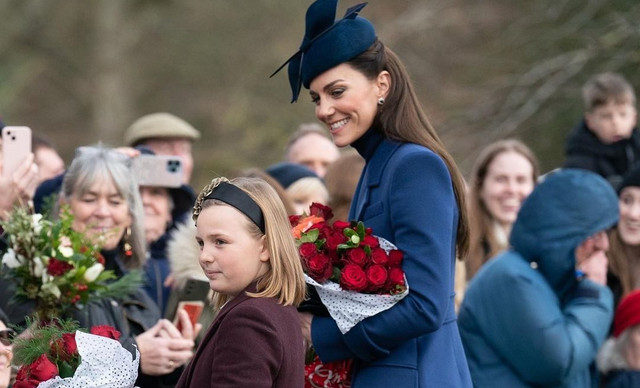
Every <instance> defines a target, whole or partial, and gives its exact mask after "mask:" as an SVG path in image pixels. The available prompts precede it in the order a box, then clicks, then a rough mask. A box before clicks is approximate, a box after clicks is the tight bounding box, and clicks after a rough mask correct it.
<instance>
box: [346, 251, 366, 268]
mask: <svg viewBox="0 0 640 388" xmlns="http://www.w3.org/2000/svg"><path fill="white" fill-rule="evenodd" d="M346 260H347V263H351V264H356V265H358V266H360V267H364V265H365V264H366V263H367V253H366V252H365V251H364V249H362V248H352V249H349V250H348V251H347V257H346Z"/></svg>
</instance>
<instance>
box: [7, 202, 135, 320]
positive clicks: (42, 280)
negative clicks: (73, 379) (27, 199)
mask: <svg viewBox="0 0 640 388" xmlns="http://www.w3.org/2000/svg"><path fill="white" fill-rule="evenodd" d="M0 224H1V225H2V227H3V228H4V230H5V236H6V237H7V240H8V245H9V248H8V250H7V252H6V253H5V254H4V255H3V257H2V264H3V268H2V271H3V275H4V276H6V277H9V278H10V280H11V281H13V282H15V283H16V286H17V287H16V299H17V301H24V300H33V301H35V303H36V313H37V314H38V317H39V318H40V319H50V318H53V317H58V316H60V314H64V313H65V312H67V311H69V310H70V309H72V308H82V306H83V305H86V304H87V303H89V302H90V301H91V300H96V299H100V298H105V297H114V296H122V295H127V294H130V293H132V292H134V291H135V290H136V289H137V288H139V287H140V285H141V284H142V275H141V274H140V272H139V271H132V272H129V273H128V274H126V275H125V276H123V277H121V278H120V279H116V275H115V274H114V273H113V271H110V270H105V267H104V266H105V259H104V257H103V256H102V255H101V254H100V246H99V245H97V244H95V243H94V242H93V241H92V240H91V239H89V238H88V237H87V236H86V235H85V234H84V233H82V232H78V231H75V230H74V229H73V228H72V225H73V215H72V214H71V212H70V211H69V209H68V207H63V208H62V210H61V212H60V218H59V219H57V220H53V221H52V220H48V219H45V218H43V217H42V215H41V214H31V213H30V211H29V210H28V209H27V208H25V207H16V208H15V209H14V210H13V211H12V212H11V213H10V214H9V218H8V219H7V220H6V221H3V222H1V223H0Z"/></svg>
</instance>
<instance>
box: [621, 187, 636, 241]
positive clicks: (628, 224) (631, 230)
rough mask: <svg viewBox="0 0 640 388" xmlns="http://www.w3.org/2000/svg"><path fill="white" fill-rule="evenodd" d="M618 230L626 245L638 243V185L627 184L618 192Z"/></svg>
mask: <svg viewBox="0 0 640 388" xmlns="http://www.w3.org/2000/svg"><path fill="white" fill-rule="evenodd" d="M618 204H619V205H620V220H619V221H618V232H619V233H620V239H621V240H622V242H624V243H625V244H627V245H640V187H637V186H628V187H625V188H624V189H622V191H621V192H620V199H619V201H618Z"/></svg>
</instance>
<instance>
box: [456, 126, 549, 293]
mask: <svg viewBox="0 0 640 388" xmlns="http://www.w3.org/2000/svg"><path fill="white" fill-rule="evenodd" d="M504 152H515V153H518V154H520V155H522V156H523V157H525V158H526V159H527V160H528V161H529V163H531V167H532V174H533V176H532V179H533V182H534V184H535V182H536V181H537V179H538V175H539V173H540V172H539V168H538V160H537V158H536V156H535V155H534V153H533V152H532V151H531V149H529V147H527V146H526V145H525V144H524V143H522V142H520V141H518V140H515V139H506V140H499V141H496V142H495V143H491V144H490V145H488V146H487V147H486V148H485V149H483V150H482V152H481V153H480V155H479V156H478V159H476V162H475V164H474V165H473V169H472V172H471V179H470V180H469V192H468V195H469V197H468V200H467V204H468V205H469V225H470V226H471V230H470V241H469V255H468V256H467V260H466V272H467V280H468V279H471V278H472V277H473V275H474V274H475V273H476V272H477V271H478V270H479V269H480V267H481V266H482V265H483V264H484V263H486V261H487V260H488V259H489V258H491V257H493V256H495V255H496V254H497V253H498V252H500V251H501V250H503V249H504V246H502V244H500V243H499V242H498V238H497V236H496V233H495V231H494V223H493V217H492V216H491V214H489V210H487V207H486V206H485V204H484V203H483V202H482V199H481V198H480V191H481V190H482V187H483V185H484V181H485V178H486V176H487V172H488V170H489V166H490V165H491V163H492V162H493V161H494V159H495V158H496V157H497V156H498V155H500V154H502V153H504Z"/></svg>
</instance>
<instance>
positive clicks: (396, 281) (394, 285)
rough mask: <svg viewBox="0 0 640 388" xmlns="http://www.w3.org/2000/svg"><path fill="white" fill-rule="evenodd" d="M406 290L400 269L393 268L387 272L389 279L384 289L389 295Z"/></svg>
mask: <svg viewBox="0 0 640 388" xmlns="http://www.w3.org/2000/svg"><path fill="white" fill-rule="evenodd" d="M406 288H407V286H406V284H405V283H404V271H403V270H402V269H401V268H398V267H394V268H391V269H390V270H389V278H388V279H387V284H386V285H385V289H387V290H389V293H391V294H398V293H400V292H403V291H404V290H405V289H406Z"/></svg>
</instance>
